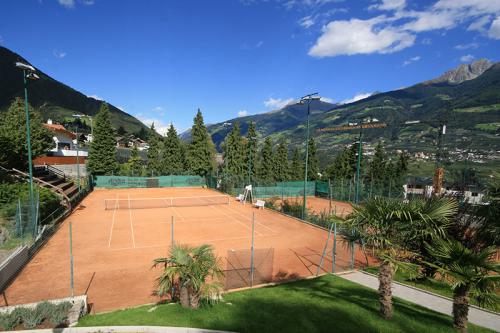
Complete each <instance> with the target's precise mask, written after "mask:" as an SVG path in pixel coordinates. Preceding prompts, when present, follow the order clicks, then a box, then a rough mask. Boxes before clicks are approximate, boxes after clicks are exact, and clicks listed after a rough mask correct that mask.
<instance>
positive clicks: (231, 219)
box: [208, 206, 262, 236]
mask: <svg viewBox="0 0 500 333" xmlns="http://www.w3.org/2000/svg"><path fill="white" fill-rule="evenodd" d="M208 207H212V208H213V209H215V210H217V209H216V208H215V206H208ZM218 211H219V212H221V213H222V214H224V215H226V216H227V217H228V218H229V219H230V221H236V222H238V223H239V224H241V225H243V226H244V227H245V228H247V229H248V230H250V231H251V230H252V228H251V227H249V226H247V225H246V224H245V223H244V222H241V221H238V219H237V218H235V217H233V216H230V215H228V214H227V213H226V212H224V211H223V210H218ZM255 233H256V234H257V235H259V236H262V234H261V233H260V232H258V231H257V230H255Z"/></svg>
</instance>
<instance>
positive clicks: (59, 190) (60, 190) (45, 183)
mask: <svg viewBox="0 0 500 333" xmlns="http://www.w3.org/2000/svg"><path fill="white" fill-rule="evenodd" d="M12 170H13V171H14V172H17V173H19V174H21V175H23V176H25V177H29V175H28V174H27V173H25V172H22V171H19V170H17V169H14V168H12ZM33 179H34V180H35V181H37V182H38V183H41V184H44V185H47V186H49V187H51V188H53V189H55V190H56V191H57V192H59V195H61V196H62V197H63V198H64V199H65V200H66V202H67V203H68V208H69V210H71V200H69V198H68V196H67V195H66V193H64V191H63V190H62V189H61V188H59V187H57V186H54V185H52V184H50V183H47V182H46V181H43V180H41V179H40V178H36V177H33Z"/></svg>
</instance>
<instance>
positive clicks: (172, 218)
mask: <svg viewBox="0 0 500 333" xmlns="http://www.w3.org/2000/svg"><path fill="white" fill-rule="evenodd" d="M170 244H171V247H172V248H173V247H174V216H173V215H172V216H171V222H170Z"/></svg>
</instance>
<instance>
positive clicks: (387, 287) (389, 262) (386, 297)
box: [346, 197, 456, 319]
mask: <svg viewBox="0 0 500 333" xmlns="http://www.w3.org/2000/svg"><path fill="white" fill-rule="evenodd" d="M455 209H456V203H455V202H454V201H452V200H450V199H432V202H431V203H430V204H429V203H428V202H427V201H426V200H414V201H413V200H412V201H410V202H403V201H401V200H397V199H388V198H383V197H375V198H371V199H369V200H367V201H366V202H365V203H364V205H363V206H354V207H353V212H352V213H351V214H350V215H349V216H348V217H347V219H346V224H347V228H349V229H351V230H358V231H359V233H361V238H362V239H363V240H364V243H365V244H366V245H367V246H369V247H370V248H372V249H373V250H374V255H375V256H376V257H377V259H378V260H379V261H380V264H379V270H378V271H379V273H378V278H379V289H378V290H379V303H380V313H381V315H382V316H383V317H384V318H386V319H390V318H391V317H392V291H391V284H392V280H393V276H394V271H395V268H397V266H398V263H399V262H400V260H401V259H408V258H407V257H408V256H409V255H411V254H409V253H408V252H407V251H406V248H405V247H406V242H407V240H408V238H411V237H414V235H415V233H418V232H420V230H417V231H415V229H416V228H417V227H421V226H422V225H424V224H425V225H431V226H433V228H429V230H428V231H426V232H427V233H428V234H434V235H442V234H444V229H445V226H446V224H445V223H435V221H436V220H447V219H449V218H450V217H451V216H452V214H453V213H454V211H455ZM432 229H434V230H433V231H431V230H432Z"/></svg>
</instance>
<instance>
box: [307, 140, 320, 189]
mask: <svg viewBox="0 0 500 333" xmlns="http://www.w3.org/2000/svg"><path fill="white" fill-rule="evenodd" d="M308 145H309V150H308V158H307V179H308V180H316V179H318V173H319V160H318V156H317V150H316V142H315V141H314V138H310V139H309V142H308Z"/></svg>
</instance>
